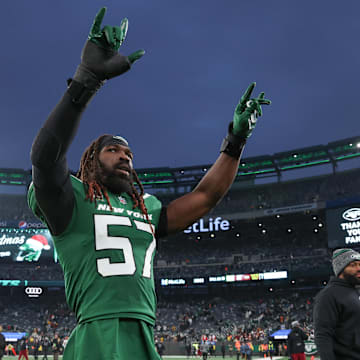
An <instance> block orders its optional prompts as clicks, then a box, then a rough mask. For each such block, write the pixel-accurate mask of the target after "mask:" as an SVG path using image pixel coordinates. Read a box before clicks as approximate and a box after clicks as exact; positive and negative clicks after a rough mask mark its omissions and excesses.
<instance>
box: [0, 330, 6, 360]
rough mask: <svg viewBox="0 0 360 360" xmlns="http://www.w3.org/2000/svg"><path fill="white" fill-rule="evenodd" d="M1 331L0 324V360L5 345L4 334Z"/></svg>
mask: <svg viewBox="0 0 360 360" xmlns="http://www.w3.org/2000/svg"><path fill="white" fill-rule="evenodd" d="M1 332H2V326H1V325H0V360H1V359H2V357H3V356H4V354H5V346H6V342H5V336H4V335H3V334H2V333H1Z"/></svg>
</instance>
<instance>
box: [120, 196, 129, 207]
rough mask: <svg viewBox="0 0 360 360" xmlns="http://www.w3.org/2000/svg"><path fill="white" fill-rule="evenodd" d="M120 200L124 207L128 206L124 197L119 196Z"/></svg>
mask: <svg viewBox="0 0 360 360" xmlns="http://www.w3.org/2000/svg"><path fill="white" fill-rule="evenodd" d="M118 199H119V201H120V202H121V203H122V204H123V205H126V204H127V201H126V199H125V198H124V197H122V196H118Z"/></svg>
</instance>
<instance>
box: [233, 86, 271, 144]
mask: <svg viewBox="0 0 360 360" xmlns="http://www.w3.org/2000/svg"><path fill="white" fill-rule="evenodd" d="M255 85H256V83H255V82H253V83H252V84H250V86H249V87H248V88H247V90H246V91H245V93H244V95H243V96H242V97H241V99H240V102H239V104H238V105H237V106H236V108H235V112H234V117H233V124H232V125H233V126H232V132H233V134H234V135H236V136H239V137H241V138H244V139H247V138H248V137H250V135H251V133H252V131H253V130H254V128H255V125H256V122H257V118H258V116H261V115H262V109H261V105H270V104H271V101H270V100H268V99H264V96H265V93H264V92H262V93H260V95H259V97H257V98H250V97H251V93H252V91H253V90H254V88H255Z"/></svg>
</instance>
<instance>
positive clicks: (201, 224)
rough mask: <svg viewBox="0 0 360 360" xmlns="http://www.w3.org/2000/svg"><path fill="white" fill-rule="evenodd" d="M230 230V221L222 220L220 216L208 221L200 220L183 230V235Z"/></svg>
mask: <svg viewBox="0 0 360 360" xmlns="http://www.w3.org/2000/svg"><path fill="white" fill-rule="evenodd" d="M228 230H230V221H228V220H224V219H222V218H221V217H220V216H218V217H216V218H215V219H212V218H210V219H209V220H204V219H200V220H199V221H198V222H196V223H194V224H192V225H191V226H189V227H188V228H187V229H185V230H184V233H185V234H190V233H205V232H217V231H228Z"/></svg>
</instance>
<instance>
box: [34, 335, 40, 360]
mask: <svg viewBox="0 0 360 360" xmlns="http://www.w3.org/2000/svg"><path fill="white" fill-rule="evenodd" d="M33 346H34V359H35V360H38V357H39V347H40V341H39V338H38V337H37V336H36V337H34V344H33Z"/></svg>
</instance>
